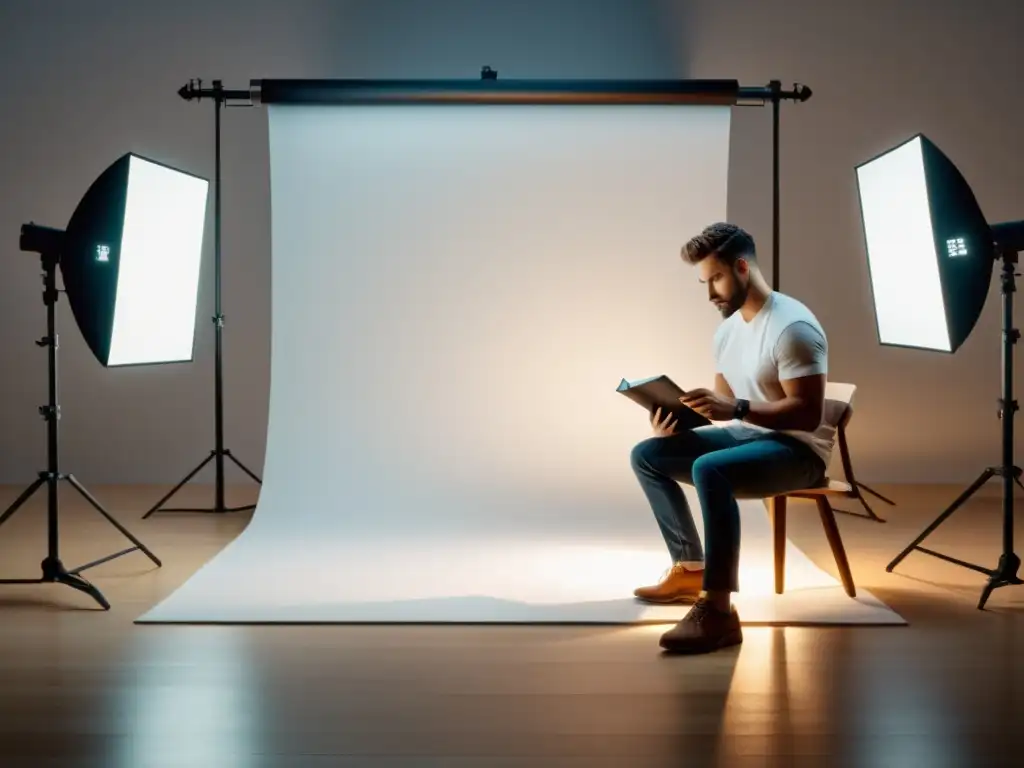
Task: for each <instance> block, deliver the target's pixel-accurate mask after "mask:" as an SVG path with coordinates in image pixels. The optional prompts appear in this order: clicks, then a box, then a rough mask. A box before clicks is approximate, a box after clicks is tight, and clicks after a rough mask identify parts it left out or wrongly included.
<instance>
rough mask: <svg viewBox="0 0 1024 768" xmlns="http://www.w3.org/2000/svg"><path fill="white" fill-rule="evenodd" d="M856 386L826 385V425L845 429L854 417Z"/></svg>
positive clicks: (830, 383) (831, 382)
mask: <svg viewBox="0 0 1024 768" xmlns="http://www.w3.org/2000/svg"><path fill="white" fill-rule="evenodd" d="M856 391H857V385H856V384H845V383H843V382H839V381H830V382H828V383H827V384H826V385H825V423H826V424H828V425H829V426H830V427H835V428H837V429H845V428H846V424H847V422H848V421H849V420H850V417H851V416H853V396H854V393H856Z"/></svg>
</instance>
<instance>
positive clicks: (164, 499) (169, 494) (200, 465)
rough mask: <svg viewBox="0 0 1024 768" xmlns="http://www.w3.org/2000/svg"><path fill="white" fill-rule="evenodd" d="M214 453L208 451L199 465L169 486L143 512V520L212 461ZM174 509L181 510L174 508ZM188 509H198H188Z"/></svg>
mask: <svg viewBox="0 0 1024 768" xmlns="http://www.w3.org/2000/svg"><path fill="white" fill-rule="evenodd" d="M216 455H217V453H216V451H210V455H209V456H207V457H206V458H205V459H203V460H202V461H201V462H199V466H197V467H196V468H195V469H193V470H192V471H191V472H189V473H188V474H187V475H185V477H184V478H182V480H181V482H180V483H178V484H177V485H176V486H174V487H173V488H171V490H169V491H168V492H167V493H166V495H165V496H164V497H163V498H162V499H160V501H158V502H157V503H156V504H154V505H153V506H152V507H150V509H149V511H148V512H146V514H144V515H143V516H142V519H143V520H145V519H146V518H147V517H149V516H150V515H152V514H153V513H154V512H157V511H158V510H159V509H160V507H162V506H163V504H164V502H165V501H167V500H168V499H169V498H171V497H172V496H173V495H174V494H176V493H177V492H178V491H180V490H181V489H182V488H183V487H184V486H185V484H186V483H187V482H188V481H189V480H191V479H192V478H193V477H195V476H196V475H198V474H199V471H200V470H201V469H202V468H203V467H205V466H206V465H207V464H209V463H210V462H211V461H213V457H214V456H216ZM175 511H181V510H175ZM190 511H199V510H190Z"/></svg>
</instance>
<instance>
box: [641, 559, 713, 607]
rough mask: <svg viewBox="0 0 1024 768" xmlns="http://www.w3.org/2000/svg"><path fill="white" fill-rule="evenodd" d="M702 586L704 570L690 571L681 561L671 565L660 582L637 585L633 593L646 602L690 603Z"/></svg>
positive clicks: (694, 599)
mask: <svg viewBox="0 0 1024 768" xmlns="http://www.w3.org/2000/svg"><path fill="white" fill-rule="evenodd" d="M703 588H704V570H703V569H701V570H699V571H690V570H687V569H686V568H684V567H683V564H682V563H676V564H675V565H673V566H672V567H671V568H670V569H669V570H668V572H667V573H666V574H665V576H664V577H663V578H662V580H661V582H660V583H658V584H655V585H654V586H652V587H639V588H637V589H635V590H633V594H634V595H635V596H636V597H637V598H638V599H640V600H643V601H644V602H646V603H659V604H666V603H692V602H694V601H696V599H697V597H698V596H699V595H700V592H701V590H702V589H703Z"/></svg>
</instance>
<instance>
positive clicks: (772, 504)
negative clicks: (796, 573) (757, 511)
mask: <svg viewBox="0 0 1024 768" xmlns="http://www.w3.org/2000/svg"><path fill="white" fill-rule="evenodd" d="M768 515H769V517H770V518H771V523H772V544H773V549H774V559H775V594H777V595H781V594H782V593H783V592H784V591H785V589H786V497H785V496H773V497H772V498H770V499H769V500H768Z"/></svg>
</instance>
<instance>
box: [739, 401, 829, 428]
mask: <svg viewBox="0 0 1024 768" xmlns="http://www.w3.org/2000/svg"><path fill="white" fill-rule="evenodd" d="M821 418H822V409H821V408H820V407H815V406H814V405H813V404H812V403H809V402H807V401H806V400H801V399H800V398H796V397H784V398H783V399H782V400H776V401H774V402H771V403H765V402H751V403H750V411H749V412H748V413H747V416H746V418H744V419H743V420H744V421H746V422H749V423H751V424H754V425H756V426H758V427H765V428H767V429H777V430H797V431H801V432H813V431H814V430H816V429H817V428H818V426H819V425H820V424H821Z"/></svg>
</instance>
